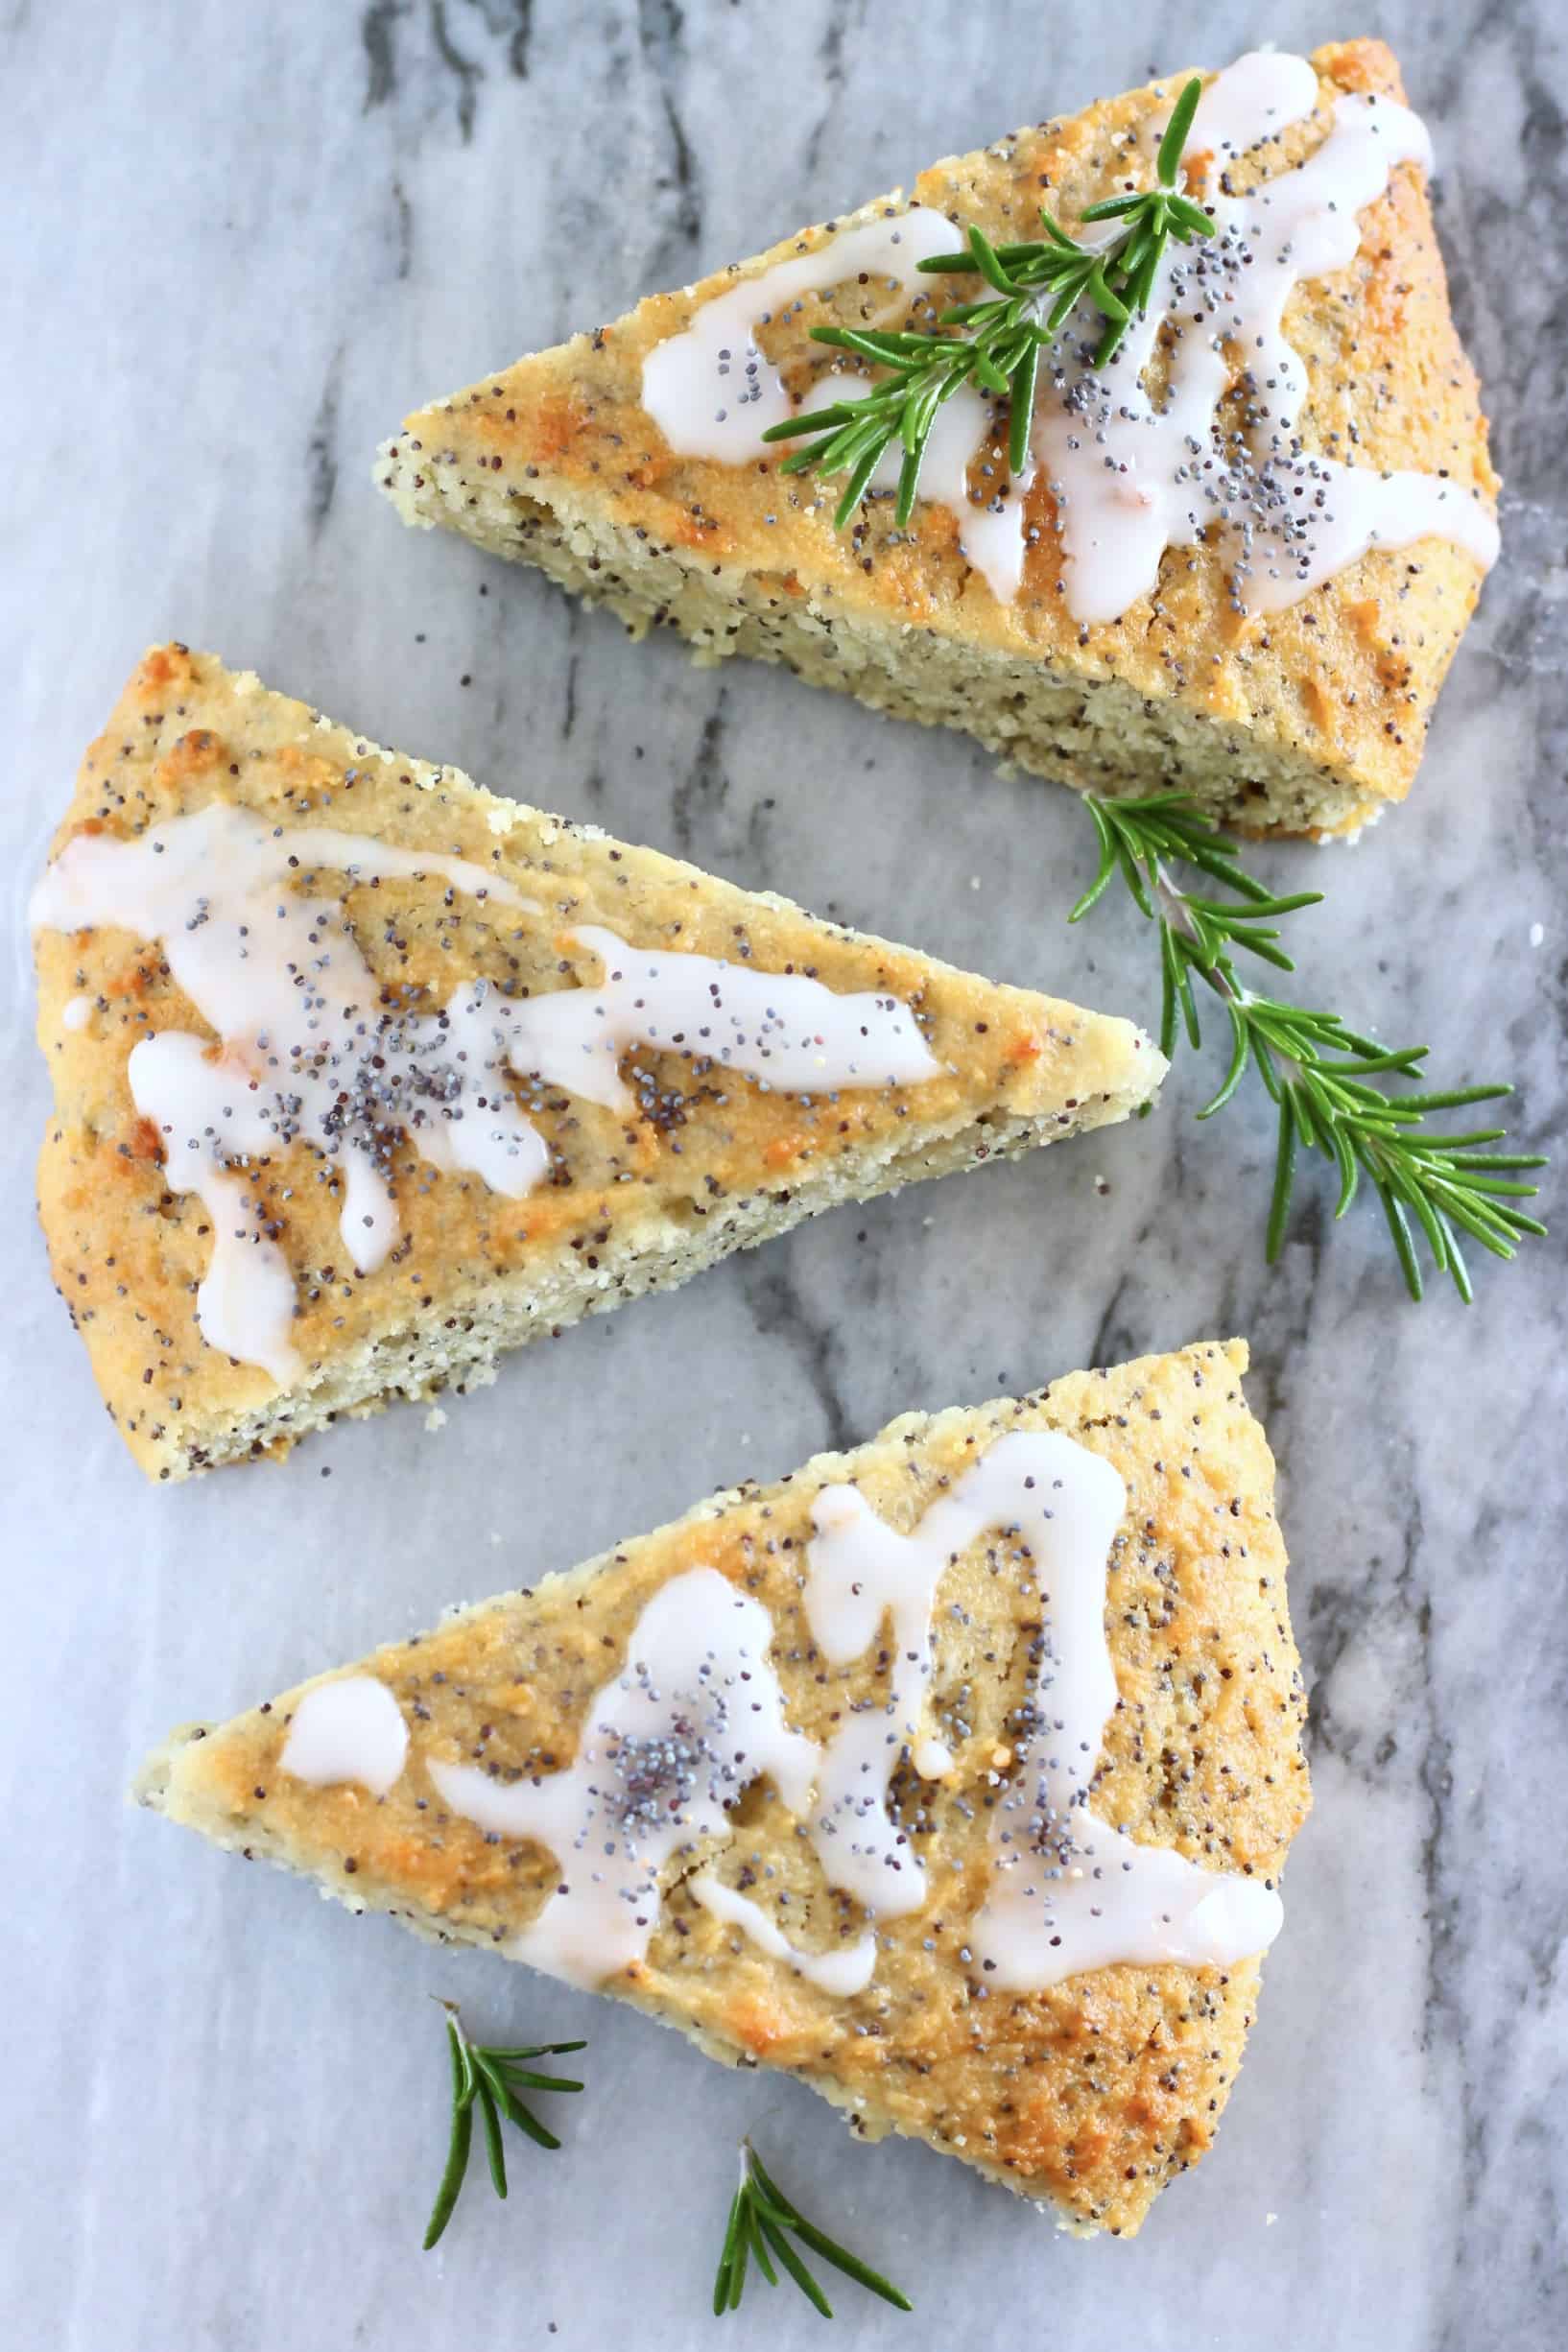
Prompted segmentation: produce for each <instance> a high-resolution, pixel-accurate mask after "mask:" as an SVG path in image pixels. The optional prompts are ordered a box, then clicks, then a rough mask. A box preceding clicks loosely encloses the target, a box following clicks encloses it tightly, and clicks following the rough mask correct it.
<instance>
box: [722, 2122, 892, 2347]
mask: <svg viewBox="0 0 1568 2352" xmlns="http://www.w3.org/2000/svg"><path fill="white" fill-rule="evenodd" d="M792 2237H795V2238H798V2239H799V2241H800V2243H801V2245H808V2246H810V2248H811V2250H812V2252H813V2253H814V2254H817V2255H820V2258H821V2260H822V2261H823V2262H827V2263H831V2264H832V2266H833V2268H834V2269H835V2270H842V2271H843V2274H844V2276H845V2277H846V2278H852V2279H853V2280H854V2281H855V2283H856V2285H857V2286H861V2287H865V2288H867V2290H868V2291H869V2292H870V2293H872V2294H879V2295H880V2296H881V2297H882V2300H883V2301H884V2303H891V2304H892V2305H893V2306H894V2307H895V2309H897V2310H898V2311H913V2310H914V2309H915V2306H914V2304H913V2303H912V2302H911V2301H910V2299H909V2297H908V2295H906V2294H901V2293H899V2291H898V2289H897V2288H896V2287H894V2286H893V2285H892V2284H891V2282H890V2281H889V2280H888V2279H885V2278H884V2277H883V2276H882V2274H881V2272H880V2271H879V2270H873V2269H870V2267H869V2265H868V2264H867V2263H864V2262H862V2261H861V2259H860V2257H859V2255H858V2254H851V2253H850V2252H849V2251H848V2249H847V2248H846V2247H844V2246H842V2245H839V2244H838V2243H837V2242H836V2241H835V2240H834V2239H832V2238H830V2237H828V2236H827V2234H826V2232H825V2231H823V2230H820V2229H819V2228H818V2227H817V2225H816V2223H815V2222H813V2221H807V2220H806V2219H805V2217H804V2216H803V2215H802V2214H799V2213H797V2212H796V2209H795V2207H794V2206H793V2205H792V2204H791V2203H790V2200H789V2198H787V2197H786V2196H785V2195H784V2193H783V2191H782V2190H781V2189H779V2188H778V2186H777V2185H776V2183H775V2182H774V2181H773V2180H772V2177H771V2176H770V2174H768V2172H767V2171H766V2170H765V2168H764V2166H763V2162H762V2158H761V2157H760V2156H759V2155H758V2154H757V2151H756V2150H755V2149H754V2148H753V2147H752V2145H751V2143H750V2141H749V2140H743V2141H742V2143H741V2177H740V2185H739V2187H738V2188H737V2189H736V2191H735V2195H734V2197H733V2198H731V2200H730V2206H729V2221H728V2223H727V2225H726V2227H725V2244H724V2251H723V2253H722V2254H721V2255H720V2257H719V2270H718V2275H717V2277H716V2278H715V2279H714V2282H713V2309H714V2314H715V2316H718V2315H719V2314H720V2313H722V2312H726V2311H735V2310H736V2309H738V2307H739V2304H740V2300H741V2297H742V2295H743V2294H744V2293H746V2280H747V2271H748V2265H749V2264H750V2262H751V2261H752V2259H753V2257H754V2258H755V2261H756V2266H757V2269H759V2270H760V2271H761V2272H762V2275H763V2277H764V2278H765V2279H766V2280H767V2281H768V2284H769V2286H770V2287H776V2286H777V2285H778V2270H775V2269H774V2268H773V2264H774V2263H775V2262H776V2263H777V2264H778V2266H779V2269H782V2270H787V2271H788V2272H789V2274H790V2276H791V2278H793V2279H794V2281H795V2283H796V2286H797V2287H798V2288H799V2290H800V2292H801V2293H802V2294H803V2295H804V2296H805V2297H806V2299H807V2301H808V2302H810V2303H812V2304H814V2305H815V2306H816V2308H817V2310H818V2311H820V2313H821V2315H822V2317H823V2318H824V2319H831V2318H832V2316H833V2306H832V2304H831V2303H830V2302H829V2301H828V2299H827V2297H826V2295H825V2294H824V2293H822V2291H821V2288H820V2286H819V2285H818V2283H817V2281H816V2279H815V2278H814V2277H813V2276H812V2274H811V2272H810V2271H809V2270H808V2269H807V2268H806V2266H805V2264H804V2263H803V2262H802V2261H801V2259H800V2256H799V2255H798V2254H797V2253H796V2249H795V2247H794V2246H793V2245H791V2244H790V2239H791V2238H792Z"/></svg>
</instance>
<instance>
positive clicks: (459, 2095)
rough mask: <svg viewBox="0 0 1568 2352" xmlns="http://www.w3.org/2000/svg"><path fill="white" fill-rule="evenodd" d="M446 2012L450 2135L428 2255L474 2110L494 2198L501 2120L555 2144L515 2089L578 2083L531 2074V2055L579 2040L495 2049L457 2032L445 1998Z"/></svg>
mask: <svg viewBox="0 0 1568 2352" xmlns="http://www.w3.org/2000/svg"><path fill="white" fill-rule="evenodd" d="M441 2007H442V2008H443V2009H444V2010H445V2011H446V2034H447V2040H448V2042H449V2043H450V2045H451V2058H452V2137H451V2141H450V2143H449V2145H448V2147H447V2151H446V2170H445V2172H444V2173H443V2174H441V2185H440V2188H439V2189H438V2190H437V2192H436V2202H435V2205H434V2207H433V2208H432V2211H431V2216H430V2222H429V2226H428V2227H427V2229H426V2231H425V2238H424V2244H425V2251H426V2253H428V2252H429V2251H430V2248H431V2247H432V2246H433V2245H435V2243H436V2241H437V2239H438V2238H439V2237H440V2234H441V2232H442V2230H443V2229H444V2228H445V2227H446V2224H447V2222H448V2221H450V2220H451V2219H452V2208H453V2206H454V2205H455V2204H456V2203H457V2201H458V2192H459V2191H460V2189H461V2188H462V2187H463V2175H464V2174H465V2173H466V2172H467V2170H468V2150H469V2148H470V2146H471V2145H472V2142H473V2136H474V2109H475V2108H476V2107H477V2108H478V2109H479V2115H480V2122H481V2124H482V2125H483V2126H484V2132H485V2150H486V2154H487V2156H488V2158H489V2166H490V2180H491V2183H492V2184H493V2186H494V2189H495V2194H496V2196H497V2197H505V2196H506V2193H507V2155H506V2150H505V2147H504V2146H503V2144H502V2132H501V2125H502V2120H503V2118H504V2119H505V2121H506V2122H507V2123H509V2124H515V2125H516V2126H517V2129H518V2130H519V2131H521V2132H524V2133H526V2135H527V2136H528V2138H529V2139H531V2140H533V2141H534V2142H535V2144H536V2145H537V2146H538V2147H540V2148H558V2147H559V2146H560V2142H559V2141H558V2139H557V2137H556V2135H555V2133H554V2132H553V2131H548V2130H546V2128H545V2126H544V2125H543V2124H541V2123H540V2121H539V2119H538V2117H537V2116H536V2115H534V2114H532V2113H531V2112H530V2110H529V2109H528V2108H527V2107H526V2106H524V2104H523V2103H522V2100H521V2099H520V2098H519V2097H518V2093H519V2092H520V2091H580V2090H581V2089H582V2083H581V2082H571V2081H568V2080H567V2079H565V2078H564V2077H563V2076H560V2075H540V2074H535V2073H534V2072H533V2071H532V2070H531V2068H530V2066H529V2063H528V2061H529V2060H530V2059H531V2058H558V2057H564V2056H565V2055H566V2054H567V2052H568V2051H572V2050H584V2049H586V2047H587V2044H586V2043H585V2042H533V2043H530V2044H529V2045H528V2046H527V2047H526V2048H524V2049H517V2050H496V2049H491V2048H490V2047H488V2046H487V2045H484V2044H481V2043H479V2042H473V2041H470V2040H469V2038H468V2036H467V2034H466V2033H465V2032H464V2031H463V2022H462V2019H461V2018H460V2017H459V2015H458V2012H457V2008H456V2007H455V2006H454V2004H453V2003H452V2002H450V2001H443V2002H442V2003H441Z"/></svg>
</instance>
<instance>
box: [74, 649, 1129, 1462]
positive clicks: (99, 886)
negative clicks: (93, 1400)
mask: <svg viewBox="0 0 1568 2352" xmlns="http://www.w3.org/2000/svg"><path fill="white" fill-rule="evenodd" d="M33 920H34V936H35V947H36V958H37V966H38V989H39V1004H38V1034H39V1039H40V1042H41V1044H42V1047H43V1051H44V1053H45V1055H46V1056H47V1057H48V1060H49V1066H50V1071H51V1075H52V1077H53V1080H54V1086H55V1109H54V1114H53V1116H52V1117H51V1118H50V1120H49V1123H48V1127H47V1129H46V1132H45V1137H44V1145H43V1152H42V1157H41V1161H40V1165H39V1172H38V1197H39V1206H40V1213H41V1216H42V1220H43V1226H44V1231H45V1234H46V1236H47V1238H48V1242H49V1249H50V1256H51V1260H52V1263H53V1266H54V1271H55V1279H56V1281H57V1283H58V1284H59V1289H60V1292H61V1295H63V1297H64V1298H65V1300H66V1301H67V1303H68V1305H69V1307H70V1310H71V1314H72V1318H73V1319H74V1320H75V1322H76V1325H77V1328H78V1330H79V1331H80V1332H81V1334H82V1336H83V1340H84V1341H85V1342H86V1345H87V1349H88V1352H89V1354H90V1356H91V1358H92V1365H93V1369H94V1372H95V1373H96V1375H97V1378H98V1383H99V1386H100V1388H101V1389H102V1390H103V1392H104V1396H105V1399H106V1401H107V1405H108V1409H109V1411H110V1413H111V1414H112V1415H113V1417H114V1420H115V1422H116V1424H117V1425H118V1427H119V1429H120V1431H121V1434H122V1435H123V1436H124V1437H125V1439H126V1441H127V1443H128V1444H129V1445H130V1447H131V1452H132V1453H133V1454H134V1455H135V1457H136V1460H137V1461H139V1462H140V1463H141V1465H142V1467H143V1468H144V1469H145V1470H147V1471H148V1472H149V1473H150V1474H151V1475H153V1476H155V1477H158V1478H180V1477H183V1476H185V1475H187V1474H188V1473H190V1472H192V1471H195V1470H202V1469H205V1468H207V1467H209V1466H210V1465H212V1464H214V1463H217V1462H225V1461H237V1460H242V1459H244V1458H246V1457H247V1456H250V1455H254V1454H258V1453H263V1452H266V1451H269V1450H275V1449H280V1448H286V1447H287V1446H288V1445H290V1444H291V1443H292V1442H293V1441H294V1440H295V1439H296V1438H297V1437H300V1436H302V1435H303V1434H304V1433H306V1432H307V1431H309V1430H312V1429H316V1428H319V1427H320V1426H321V1424H322V1423H323V1422H326V1421H329V1420H331V1419H332V1417H333V1416H334V1415H335V1414H339V1413H344V1412H348V1413H361V1412H365V1411H368V1410H369V1409H371V1408H373V1407H374V1406H376V1405H378V1404H380V1403H381V1402H383V1401H384V1400H385V1399H387V1398H388V1397H390V1396H392V1395H403V1396H424V1395H428V1394H430V1393H432V1392H433V1391H434V1390H439V1389H441V1388H444V1387H446V1386H447V1385H449V1384H451V1385H455V1386H457V1387H460V1388H461V1387H462V1386H463V1384H464V1383H465V1382H469V1381H472V1380H475V1379H483V1378H485V1377H487V1373H488V1370H489V1367H490V1366H491V1365H492V1364H493V1362H494V1359H495V1357H496V1355H497V1353H498V1351H499V1350H501V1349H503V1348H506V1347H511V1346H513V1345H515V1344H517V1343H518V1342H521V1341H524V1340H528V1339H532V1338H535V1337H536V1336H538V1335H540V1334H542V1333H545V1332H556V1331H559V1330H560V1329H562V1328H563V1327H564V1326H565V1325H566V1324H568V1323H572V1322H575V1321H576V1320H577V1319H579V1318H580V1317H581V1316H583V1315H586V1314H590V1313H594V1312H597V1311H599V1310H601V1309H603V1308H606V1307H612V1306H616V1305H618V1304H619V1303H620V1301H621V1300H622V1299H624V1298H629V1297H631V1296H634V1295H636V1294H638V1293H639V1292H642V1291H647V1290H652V1289H654V1288H657V1287H664V1286H668V1285H669V1284H672V1283H676V1282H679V1281H683V1280H684V1279H685V1277H686V1276H687V1275H688V1274H692V1273H695V1272H697V1271H699V1269H700V1268H701V1267H704V1266H708V1265H711V1264H713V1263H714V1261H715V1260H717V1259H719V1258H722V1257H724V1256H725V1255H727V1254H728V1252H729V1251H731V1250H734V1249H739V1248H743V1247H748V1245H749V1244H751V1243H753V1242H758V1241H761V1240H764V1239H765V1238H766V1237H767V1236H768V1235H770V1234H773V1233H779V1232H782V1231H784V1230H785V1229H786V1228H787V1227H788V1226H790V1225H793V1224H796V1223H797V1222H798V1221H799V1219H801V1218H802V1217H807V1216H811V1215H813V1214H814V1213H815V1212H816V1211H817V1210H819V1209H823V1208H827V1207H830V1206H831V1205H832V1204H834V1203H835V1202H837V1201H843V1200H865V1199H867V1197H869V1196H870V1195H872V1194H875V1193H881V1192H888V1191H891V1190H893V1189H894V1188H896V1187H897V1186H899V1185H901V1184H906V1183H910V1182H912V1181H914V1180H915V1178H917V1177H920V1176H941V1175H944V1174H946V1173H948V1172H949V1171H951V1170H954V1169H961V1168H969V1167H973V1166H974V1165H976V1164H977V1163H978V1162H980V1161H983V1160H986V1159H993V1158H998V1157H1008V1156H1012V1155H1015V1154H1017V1153H1019V1152H1024V1151H1026V1150H1028V1149H1029V1147H1030V1146H1032V1145H1034V1144H1043V1143H1050V1142H1053V1141H1055V1140H1056V1139H1057V1137H1058V1136H1061V1135H1066V1134H1070V1133H1072V1132H1073V1131H1074V1130H1075V1129H1078V1128H1094V1127H1100V1126H1103V1125H1105V1123H1107V1122H1108V1121H1112V1120H1117V1119H1124V1118H1126V1117H1127V1115H1128V1112H1129V1111H1131V1110H1133V1109H1136V1108H1137V1107H1139V1106H1140V1105H1143V1104H1145V1103H1147V1102H1148V1101H1149V1100H1150V1098H1151V1096H1152V1093H1153V1091H1154V1089H1155V1087H1156V1086H1157V1085H1158V1082H1159V1079H1160V1077H1161V1075H1162V1073H1163V1070H1164V1063H1163V1060H1162V1059H1161V1057H1160V1055H1159V1054H1158V1052H1157V1051H1156V1049H1155V1048H1154V1047H1153V1046H1152V1045H1151V1043H1150V1042H1149V1040H1148V1038H1147V1037H1145V1036H1144V1035H1143V1034H1142V1033H1141V1032H1140V1031H1139V1030H1137V1029H1136V1028H1134V1027H1133V1025H1132V1024H1131V1023H1130V1022H1128V1021H1122V1020H1116V1019H1113V1018H1110V1017H1108V1016H1103V1015H1101V1014H1098V1013H1093V1012H1085V1011H1082V1010H1080V1009H1079V1008H1078V1007H1077V1006H1075V1005H1070V1004H1065V1003H1061V1002H1059V1001H1057V999H1055V998H1052V997H1046V996H1040V995H1036V994H1034V993H1033V992H1032V991H1030V990H1028V989H1021V988H1010V987H1005V986H999V985H997V984H995V983H993V982H991V981H988V980H982V979H978V978H976V977H975V976H973V975H972V974H970V973H966V972H960V971H956V970H954V969H953V967H952V966H951V965H949V964H945V963H939V962H937V961H936V960H935V959H934V958H932V957H928V956H922V955H920V954H919V953H917V952H916V951H915V950H914V949H912V948H906V947H896V946H893V945H891V944H890V943H889V942H888V941H887V940H884V939H878V938H869V937H867V935H865V934H863V933H859V932H855V931H850V930H847V929H845V928H844V927H843V925H842V924H837V923H829V922H823V921H820V920H819V919H818V918H817V917H816V916H814V915H806V914H803V913H802V912H801V910H800V909H799V908H798V907H796V906H793V905H791V904H790V902H789V901H788V900H787V899H784V898H778V897H774V896H773V895H772V894H771V893H760V892H754V891H741V890H737V889H735V888H734V887H733V886H732V885H731V884H729V883H725V882H721V881H719V880H717V879H716V878H715V877H714V876H713V875H711V874H705V873H702V872H701V871H700V870H699V869H698V868H697V867H694V866H687V865H683V864H681V863H679V862H678V861H677V860H676V859H674V858H667V857H662V856H660V855H659V854H658V853H657V852H656V851H654V850H652V849H643V848H634V847H631V846H630V845H629V844H627V843H622V842H617V841H614V840H612V839H611V838H610V837H609V836H608V835H607V834H605V833H601V832H599V831H598V830H597V829H595V828H594V827H591V826H579V825H573V824H570V823H567V822H566V821H565V820H562V819H560V818H558V817H551V816H547V815H545V814H543V813H542V812H541V811H540V810H538V809H536V808H531V807H528V806H526V805H524V804H522V803H520V802H517V801H512V800H502V799H498V798H496V797H495V796H492V795H490V794H488V793H486V792H483V791H481V789H480V788H479V787H478V786H477V785H475V784H472V783H470V782H469V780H468V778H467V777H466V776H464V775H463V774H462V773H460V772H459V771H458V770H456V769H453V768H436V767H431V766H429V765H427V764H426V763H425V762H423V761H420V760H413V759H405V758H402V757H400V756H399V755H398V754H396V753H395V752H392V751H386V750H383V749H382V748H380V747H379V746H377V745H375V744H373V743H370V742H368V740H367V739H366V738H365V737H364V736H361V735H356V734H354V733H352V732H351V731H350V730H349V729H348V728H346V727H342V726H338V725H334V724H333V723H332V721H330V720H328V719H324V718H322V717H321V716H320V715H319V714H318V713H316V712H314V711H311V710H309V709H307V708H306V706H305V705H304V704H303V703H302V702H297V701H291V700H289V699H288V698H287V697H286V696H283V695H279V694H273V693H269V692H268V690H267V689H266V688H265V687H264V686H263V685H262V684H261V683H260V682H259V680H258V679H257V678H255V677H252V676H249V675H245V676H237V675H235V674H233V673H231V672H229V671H227V670H226V669H225V668H224V667H223V665H222V664H221V663H220V662H218V661H216V660H215V659H213V658H212V657H211V656H210V655H208V654H199V653H191V652H190V651H189V650H188V649H187V648H186V647H184V646H180V645H170V646H164V647H161V648H158V649H156V650H154V652H152V653H149V654H148V655H147V657H146V658H145V660H144V661H143V662H142V663H141V665H140V666H139V668H138V669H137V670H136V672H135V674H134V676H133V677H132V678H131V682H130V684H129V685H128V686H127V688H126V691H125V693H124V695H123V697H122V698H121V701H120V703H119V705H118V707H117V708H116V710H115V711H114V713H113V716H112V717H111V719H110V721H109V724H108V726H107V730H106V732H105V733H104V735H103V736H102V737H101V738H100V739H99V741H98V742H97V743H96V744H95V745H94V746H93V747H92V748H91V750H90V751H89V752H88V754H87V757H86V760H85V762H84V764H83V769H82V772H81V775H80V777H79V779H78V783H77V789H76V794H75V796H74V798H73V800H72V803H71V807H70V810H69V813H68V815H67V816H66V818H65V820H64V822H63V824H62V825H61V827H60V829H59V834H58V836H57V838H56V842H55V846H54V852H53V856H52V860H51V863H50V865H49V867H48V869H47V871H46V873H45V874H44V876H43V878H42V880H41V882H40V883H39V885H38V888H37V890H36V893H35V896H34V902H33Z"/></svg>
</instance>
